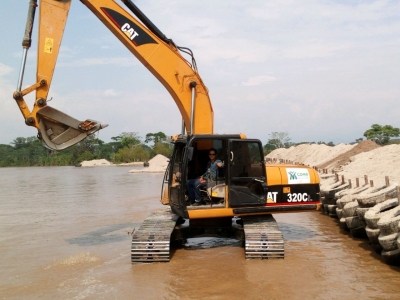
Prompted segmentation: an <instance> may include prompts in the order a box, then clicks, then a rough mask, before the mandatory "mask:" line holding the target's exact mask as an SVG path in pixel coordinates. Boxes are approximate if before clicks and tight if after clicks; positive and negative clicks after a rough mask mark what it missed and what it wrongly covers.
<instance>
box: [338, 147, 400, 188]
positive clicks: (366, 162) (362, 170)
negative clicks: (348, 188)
mask: <svg viewBox="0 0 400 300" xmlns="http://www.w3.org/2000/svg"><path fill="white" fill-rule="evenodd" d="M338 174H339V175H344V177H345V178H346V179H353V178H357V177H359V178H362V177H364V175H367V176H368V179H369V180H371V179H372V180H373V181H374V186H375V187H378V186H383V185H384V184H385V176H389V180H390V184H400V145H389V146H384V147H379V148H376V149H375V150H371V151H368V152H364V153H360V154H357V155H355V156H353V157H351V162H350V163H349V164H347V165H345V166H342V168H341V170H340V171H339V172H338ZM353 182H355V179H354V181H353ZM360 182H363V180H360Z"/></svg>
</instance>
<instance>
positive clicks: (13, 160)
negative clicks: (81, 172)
mask: <svg viewBox="0 0 400 300" xmlns="http://www.w3.org/2000/svg"><path fill="white" fill-rule="evenodd" d="M111 140H112V142H110V143H105V142H104V141H102V140H100V139H98V138H96V137H95V136H94V135H91V136H89V137H87V138H86V139H84V140H83V141H81V142H79V143H77V144H76V145H74V146H72V147H70V148H68V149H65V150H63V151H53V150H50V149H47V148H46V147H44V146H43V144H42V142H41V141H40V140H39V139H37V137H35V136H31V137H28V138H24V137H18V138H16V139H15V140H14V141H13V142H12V143H10V145H6V144H0V167H19V166H73V165H77V164H79V163H81V162H82V161H84V160H92V159H107V160H108V161H110V162H112V163H128V162H134V161H148V160H149V159H150V158H152V157H154V156H155V155H157V154H162V155H164V156H167V157H169V156H171V154H172V144H171V143H170V141H169V140H168V138H167V137H166V135H165V134H164V133H163V132H157V133H148V134H146V137H145V140H144V141H142V138H141V137H140V136H139V135H138V133H137V132H123V133H121V134H120V135H118V136H115V137H112V138H111Z"/></svg>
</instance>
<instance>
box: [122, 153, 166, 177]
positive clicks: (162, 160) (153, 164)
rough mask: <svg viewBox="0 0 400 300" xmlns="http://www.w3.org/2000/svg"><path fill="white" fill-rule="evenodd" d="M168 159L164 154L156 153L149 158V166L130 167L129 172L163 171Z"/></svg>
mask: <svg viewBox="0 0 400 300" xmlns="http://www.w3.org/2000/svg"><path fill="white" fill-rule="evenodd" d="M168 161H169V159H168V158H167V157H165V156H164V155H161V154H157V155H156V156H154V157H153V158H152V159H150V160H149V166H148V167H143V168H140V169H132V170H130V171H129V173H144V172H146V173H164V172H165V170H166V169H167V166H168Z"/></svg>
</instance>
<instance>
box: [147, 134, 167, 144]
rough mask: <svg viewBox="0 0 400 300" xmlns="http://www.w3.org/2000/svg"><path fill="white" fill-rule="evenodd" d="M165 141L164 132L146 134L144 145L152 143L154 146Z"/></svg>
mask: <svg viewBox="0 0 400 300" xmlns="http://www.w3.org/2000/svg"><path fill="white" fill-rule="evenodd" d="M166 140H167V136H166V135H165V134H164V132H161V131H159V132H157V133H148V134H146V139H145V140H144V142H145V143H146V144H148V143H151V142H153V143H154V144H157V143H159V142H165V141H166Z"/></svg>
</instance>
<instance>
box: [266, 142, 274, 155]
mask: <svg viewBox="0 0 400 300" xmlns="http://www.w3.org/2000/svg"><path fill="white" fill-rule="evenodd" d="M275 149H276V147H275V145H273V144H269V143H267V144H265V145H264V146H263V152H264V156H265V155H268V154H270V153H271V152H272V151H274V150H275Z"/></svg>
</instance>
